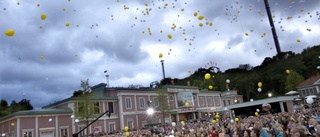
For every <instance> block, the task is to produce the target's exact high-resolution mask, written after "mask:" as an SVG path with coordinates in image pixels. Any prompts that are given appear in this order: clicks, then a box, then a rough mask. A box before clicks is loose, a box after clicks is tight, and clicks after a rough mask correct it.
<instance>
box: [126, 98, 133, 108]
mask: <svg viewBox="0 0 320 137" xmlns="http://www.w3.org/2000/svg"><path fill="white" fill-rule="evenodd" d="M127 99H128V102H127ZM125 101H126V109H132V104H131V98H130V97H126V98H125ZM128 105H129V106H128Z"/></svg>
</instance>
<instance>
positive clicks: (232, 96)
mask: <svg viewBox="0 0 320 137" xmlns="http://www.w3.org/2000/svg"><path fill="white" fill-rule="evenodd" d="M242 96H243V95H234V94H232V95H225V96H221V98H234V97H242Z"/></svg>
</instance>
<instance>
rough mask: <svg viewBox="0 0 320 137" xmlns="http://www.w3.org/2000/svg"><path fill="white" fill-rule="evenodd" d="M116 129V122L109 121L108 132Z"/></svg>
mask: <svg viewBox="0 0 320 137" xmlns="http://www.w3.org/2000/svg"><path fill="white" fill-rule="evenodd" d="M114 131H116V123H114V122H111V123H109V132H114Z"/></svg>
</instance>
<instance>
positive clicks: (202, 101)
mask: <svg viewBox="0 0 320 137" xmlns="http://www.w3.org/2000/svg"><path fill="white" fill-rule="evenodd" d="M199 100H200V106H204V98H203V97H199Z"/></svg>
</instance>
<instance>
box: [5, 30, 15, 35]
mask: <svg viewBox="0 0 320 137" xmlns="http://www.w3.org/2000/svg"><path fill="white" fill-rule="evenodd" d="M4 34H6V35H7V36H10V37H11V36H13V35H14V34H15V32H14V30H13V29H8V30H6V32H4Z"/></svg>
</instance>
